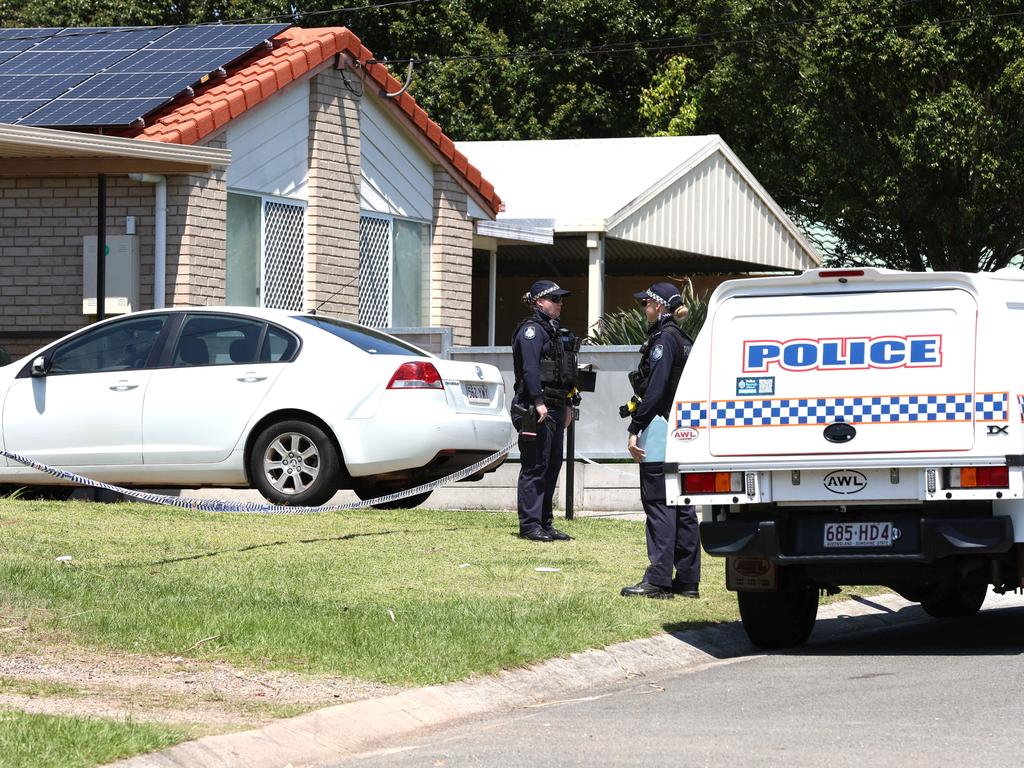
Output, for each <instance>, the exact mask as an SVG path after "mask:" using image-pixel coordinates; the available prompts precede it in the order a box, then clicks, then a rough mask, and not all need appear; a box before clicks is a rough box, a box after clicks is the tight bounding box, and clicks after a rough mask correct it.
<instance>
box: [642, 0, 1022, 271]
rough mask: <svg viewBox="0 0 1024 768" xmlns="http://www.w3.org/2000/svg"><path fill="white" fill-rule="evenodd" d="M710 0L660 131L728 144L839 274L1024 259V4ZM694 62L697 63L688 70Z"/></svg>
mask: <svg viewBox="0 0 1024 768" xmlns="http://www.w3.org/2000/svg"><path fill="white" fill-rule="evenodd" d="M866 6H867V4H866V3H864V0H815V1H814V2H807V1H806V0H788V1H786V2H778V0H699V2H698V3H697V4H696V6H695V7H694V8H693V9H692V13H693V16H692V18H691V20H690V21H689V22H688V23H687V25H679V26H678V27H677V29H679V30H681V31H682V32H683V33H686V34H690V33H697V35H698V37H695V38H692V39H693V41H694V45H692V46H691V47H689V48H687V49H686V50H682V51H680V53H679V55H680V56H689V57H691V58H692V59H693V62H694V63H693V64H692V65H690V64H689V63H688V62H686V61H685V60H677V61H675V62H672V63H670V64H668V65H666V66H665V67H664V68H663V69H662V71H661V72H660V73H659V75H658V76H656V77H655V79H654V81H653V84H652V86H650V87H649V88H648V89H647V90H646V91H645V93H644V96H643V104H644V112H643V116H644V119H645V120H646V128H647V129H648V130H649V131H650V132H668V133H676V132H685V131H687V130H688V126H691V125H692V126H693V128H694V129H695V130H696V131H697V132H713V133H720V134H721V135H722V136H723V137H724V138H725V140H726V141H727V142H729V144H730V146H732V147H733V149H735V150H736V151H737V152H738V154H739V155H740V156H741V157H742V158H743V160H744V162H745V163H746V164H747V165H748V166H750V168H751V170H752V171H753V172H754V174H755V175H756V176H757V177H758V179H759V180H760V181H761V182H762V183H764V185H765V186H766V187H767V188H768V190H769V191H770V192H771V193H772V194H773V195H774V196H775V197H776V199H778V200H779V202H780V203H781V204H782V205H783V206H784V207H785V208H786V209H787V211H789V212H790V213H791V214H792V215H794V216H796V217H798V218H800V219H802V220H805V221H808V222H816V223H818V224H820V225H822V226H824V227H825V228H826V229H827V230H829V231H830V232H831V233H833V234H834V235H835V236H836V237H837V238H838V240H839V242H838V244H837V245H836V246H835V254H834V256H835V263H880V264H884V265H885V266H890V267H893V268H898V269H910V270H924V269H936V270H945V269H957V270H968V271H974V270H991V269H998V268H1000V267H1003V266H1006V265H1008V264H1010V263H1011V262H1012V261H1014V259H1015V258H1017V257H1019V256H1020V255H1021V254H1022V252H1024V16H1022V15H1021V7H1020V4H1019V2H1018V1H1017V0H883V1H882V2H880V3H877V4H874V5H871V6H870V7H866ZM680 61H683V62H684V63H680Z"/></svg>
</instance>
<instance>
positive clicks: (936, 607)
mask: <svg viewBox="0 0 1024 768" xmlns="http://www.w3.org/2000/svg"><path fill="white" fill-rule="evenodd" d="M987 594H988V584H957V585H954V586H949V587H945V588H943V589H941V590H939V591H937V592H934V593H932V594H930V595H929V596H928V597H927V598H926V599H924V600H922V601H921V607H922V608H924V611H925V613H927V614H928V615H929V616H932V617H934V618H936V619H948V618H951V617H954V616H973V615H974V614H976V613H977V612H978V611H980V610H981V604H982V603H984V602H985V595H987Z"/></svg>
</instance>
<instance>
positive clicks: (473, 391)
mask: <svg viewBox="0 0 1024 768" xmlns="http://www.w3.org/2000/svg"><path fill="white" fill-rule="evenodd" d="M466 397H467V398H468V399H470V400H487V401H490V399H491V398H490V396H489V395H488V394H487V385H486V384H467V385H466Z"/></svg>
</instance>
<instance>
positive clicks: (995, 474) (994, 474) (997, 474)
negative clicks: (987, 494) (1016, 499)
mask: <svg viewBox="0 0 1024 768" xmlns="http://www.w3.org/2000/svg"><path fill="white" fill-rule="evenodd" d="M947 471H948V472H949V476H948V478H947V480H948V482H947V483H946V487H947V488H1009V487H1010V469H1009V467H953V468H952V469H949V470H947Z"/></svg>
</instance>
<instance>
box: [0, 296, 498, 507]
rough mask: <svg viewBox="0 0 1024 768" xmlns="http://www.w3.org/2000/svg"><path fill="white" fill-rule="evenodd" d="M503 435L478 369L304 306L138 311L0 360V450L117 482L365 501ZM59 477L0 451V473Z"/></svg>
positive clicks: (471, 458) (490, 447) (492, 393)
mask: <svg viewBox="0 0 1024 768" xmlns="http://www.w3.org/2000/svg"><path fill="white" fill-rule="evenodd" d="M512 437H513V430H512V425H511V421H510V419H509V415H508V410H507V409H506V407H505V389H504V385H503V383H502V379H501V374H500V373H499V372H498V369H497V368H495V367H494V366H491V365H482V364H481V365H477V364H474V363H468V362H456V361H452V360H442V359H440V358H437V357H434V356H432V355H430V354H429V353H427V352H424V351H423V350H421V349H418V348H416V347H414V346H412V345H411V344H408V343H406V342H404V341H402V340H400V339H397V338H395V337H393V336H389V335H387V334H385V333H382V332H380V331H376V330H372V329H370V328H365V327H363V326H360V325H356V324H354V323H349V322H345V321H343V320H335V319H333V318H328V317H323V316H320V315H309V314H300V313H297V312H286V311H282V310H269V309H268V310H264V309H252V308H237V307H220V308H202V309H200V308H188V309H169V310H153V311H149V312H139V313H136V314H131V315H126V316H123V317H119V318H116V319H112V320H107V321H105V322H102V323H98V324H96V325H92V326H89V327H87V328H85V329H83V330H81V331H78V332H76V333H73V334H71V335H69V336H66V337H64V338H62V339H60V340H59V341H56V342H54V343H52V344H50V345H49V346H47V347H44V348H43V349H41V350H39V351H38V352H36V353H34V354H32V355H29V356H28V357H26V358H23V359H21V360H18V361H16V362H14V363H11V364H10V365H7V366H4V367H2V368H0V448H2V449H3V450H6V451H8V452H12V453H19V454H21V455H24V456H28V457H30V458H32V459H35V460H36V461H39V462H41V463H44V464H49V465H52V466H56V467H61V468H66V469H69V470H72V471H74V472H76V473H77V474H80V475H85V476H87V477H91V478H93V479H97V480H102V481H105V482H108V483H111V484H118V485H129V486H137V487H148V488H154V487H186V488H194V487H201V486H214V487H252V488H256V489H257V490H258V491H259V492H260V493H261V494H263V496H264V497H265V498H266V499H267V500H269V501H271V502H273V503H277V504H296V505H318V504H323V503H324V502H326V501H327V500H328V499H330V498H331V496H333V495H334V493H335V492H336V491H337V490H338V489H339V488H351V489H353V490H354V491H355V492H356V493H357V494H358V495H359V496H360V497H361V498H364V499H365V498H374V497H377V496H380V495H383V494H387V493H393V492H395V491H399V490H405V489H407V488H412V487H414V486H417V485H421V484H423V483H426V482H428V481H430V480H433V479H436V478H440V477H443V476H445V475H448V474H450V473H452V472H455V471H456V470H459V469H462V468H464V467H467V466H470V465H472V464H475V463H476V462H478V461H480V460H482V459H484V458H486V457H487V456H490V455H491V454H493V453H494V452H496V451H498V450H500V449H501V448H503V447H505V445H507V444H508V443H509V441H510V440H511V439H512ZM502 458H503V457H502ZM501 460H502V459H499V460H497V461H496V462H495V463H494V464H493V465H492V466H489V467H488V468H487V470H486V471H490V470H493V469H495V468H496V467H497V465H498V464H500V463H501ZM59 482H61V481H59V480H57V479H56V478H53V477H51V476H50V475H46V474H43V473H40V472H38V471H36V470H33V469H30V468H28V467H24V466H22V465H20V464H17V463H16V462H14V461H7V460H5V459H4V458H3V457H0V483H5V484H11V483H13V484H19V485H44V484H52V483H59ZM428 495H429V493H427V494H419V495H417V496H413V497H411V498H408V499H403V500H401V501H400V502H394V503H393V505H394V506H415V505H417V504H419V503H422V502H423V501H424V500H425V499H426V497H427V496H428Z"/></svg>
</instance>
